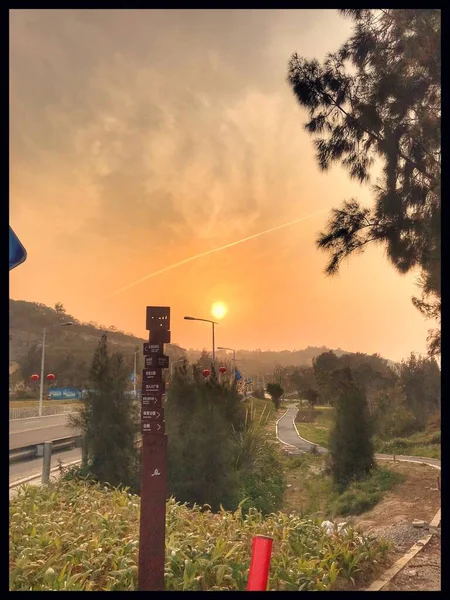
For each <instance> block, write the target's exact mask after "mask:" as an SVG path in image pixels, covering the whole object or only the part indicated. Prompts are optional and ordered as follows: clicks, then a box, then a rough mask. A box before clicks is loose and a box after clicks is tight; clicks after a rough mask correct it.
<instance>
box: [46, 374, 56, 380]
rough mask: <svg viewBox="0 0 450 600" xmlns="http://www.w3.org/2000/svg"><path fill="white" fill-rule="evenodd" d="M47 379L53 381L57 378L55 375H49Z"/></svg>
mask: <svg viewBox="0 0 450 600" xmlns="http://www.w3.org/2000/svg"><path fill="white" fill-rule="evenodd" d="M47 379H48V380H49V381H53V380H54V379H55V376H54V375H53V373H49V374H48V375H47Z"/></svg>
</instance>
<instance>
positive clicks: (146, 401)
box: [141, 393, 164, 408]
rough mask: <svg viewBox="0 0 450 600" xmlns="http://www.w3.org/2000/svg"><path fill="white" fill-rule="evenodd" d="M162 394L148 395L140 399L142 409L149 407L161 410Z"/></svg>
mask: <svg viewBox="0 0 450 600" xmlns="http://www.w3.org/2000/svg"><path fill="white" fill-rule="evenodd" d="M163 395H164V394H159V393H158V394H148V395H146V396H142V397H141V400H142V402H141V404H142V407H144V406H145V407H148V406H151V407H152V408H161V406H162V401H163Z"/></svg>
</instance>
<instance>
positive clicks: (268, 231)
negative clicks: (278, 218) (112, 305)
mask: <svg viewBox="0 0 450 600" xmlns="http://www.w3.org/2000/svg"><path fill="white" fill-rule="evenodd" d="M324 212H326V210H320V211H319V212H316V213H314V214H312V215H307V216H306V217H300V218H299V219H294V220H293V221H289V223H283V225H277V227H272V228H271V229H266V231H260V232H259V233H255V234H253V235H249V236H248V237H245V238H242V240H237V241H236V242H231V243H229V244H225V245H224V246H220V247H219V248H213V249H212V250H207V251H206V252H201V253H200V254H196V255H195V256H190V257H189V258H185V259H184V260H180V261H179V262H176V263H174V264H173V265H169V266H168V267H164V268H162V269H159V271H155V272H154V273H150V274H149V275H144V277H141V278H140V279H136V281H133V282H131V283H129V284H128V285H124V286H123V287H121V288H119V289H118V290H116V291H115V292H113V293H112V294H111V296H117V294H121V293H122V292H125V291H126V290H129V289H130V288H132V287H134V286H135V285H138V284H139V283H142V282H143V281H146V280H147V279H150V278H152V277H156V276H157V275H162V274H163V273H167V271H171V270H172V269H176V268H177V267H181V266H182V265H185V264H187V263H189V262H191V261H193V260H197V259H198V258H203V257H204V256H209V255H210V254H214V252H220V251H221V250H226V249H227V248H232V247H233V246H237V245H238V244H243V243H244V242H248V241H250V240H253V239H255V238H257V237H260V236H261V235H266V233H271V232H272V231H277V230H278V229H283V227H289V225H295V223H300V222H301V221H306V219H311V218H312V217H316V216H317V215H321V214H322V213H324ZM111 296H110V297H111Z"/></svg>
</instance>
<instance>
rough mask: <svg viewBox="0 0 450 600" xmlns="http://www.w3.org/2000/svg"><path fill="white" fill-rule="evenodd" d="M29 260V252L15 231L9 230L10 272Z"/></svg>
mask: <svg viewBox="0 0 450 600" xmlns="http://www.w3.org/2000/svg"><path fill="white" fill-rule="evenodd" d="M26 258H27V251H26V250H25V248H24V247H23V246H22V244H21V243H20V240H19V238H18V237H17V235H16V234H15V233H14V231H13V230H12V229H11V227H10V228H9V270H10V271H11V269H14V268H15V267H18V266H19V265H20V264H22V263H23V262H24V261H25V260H26Z"/></svg>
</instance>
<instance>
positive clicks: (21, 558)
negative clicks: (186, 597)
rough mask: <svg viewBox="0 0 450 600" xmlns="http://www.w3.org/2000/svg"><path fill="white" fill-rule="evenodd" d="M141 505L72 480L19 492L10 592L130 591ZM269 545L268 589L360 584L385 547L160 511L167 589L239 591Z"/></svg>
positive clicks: (259, 518)
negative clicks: (268, 541) (261, 546)
mask: <svg viewBox="0 0 450 600" xmlns="http://www.w3.org/2000/svg"><path fill="white" fill-rule="evenodd" d="M138 532H139V497H138V496H135V495H132V494H130V493H128V492H127V490H118V489H113V488H110V487H109V486H105V485H103V484H100V483H96V484H93V483H88V482H86V481H82V480H79V479H72V480H63V481H60V482H58V483H55V484H52V485H50V486H49V487H41V488H37V487H34V486H24V487H23V488H21V489H20V491H19V495H18V497H17V498H16V499H14V500H12V501H11V504H10V571H9V578H10V579H9V588H10V590H12V591H19V590H21V591H38V590H41V591H45V590H68V591H69V590H70V591H72V590H73V591H76V590H79V591H118V590H126V591H132V590H135V589H137V557H138ZM257 534H258V535H269V536H271V537H273V539H274V543H273V553H272V560H271V569H270V579H269V584H268V590H290V591H296V590H303V591H307V590H311V591H312V590H317V591H322V590H333V589H339V587H340V586H342V585H345V584H347V583H353V582H355V584H357V582H358V579H359V577H361V576H364V575H366V574H367V572H368V571H370V570H371V569H372V568H373V567H374V565H375V564H376V563H379V562H383V561H384V560H385V558H386V555H387V552H388V550H389V547H388V545H387V544H386V543H384V542H382V541H377V540H375V539H370V538H368V537H366V536H364V535H362V534H361V533H359V532H358V531H353V530H351V529H349V530H348V531H346V532H343V533H341V534H335V535H328V534H327V533H326V532H325V530H324V529H323V528H322V527H321V526H320V521H319V520H317V519H310V518H304V517H301V516H298V515H288V514H285V513H281V512H275V513H273V514H271V515H269V516H266V517H264V515H263V514H262V513H261V512H259V511H257V510H255V509H252V510H250V511H249V512H247V513H245V512H244V511H242V509H241V508H240V507H238V508H237V510H236V511H233V512H227V511H225V510H220V511H219V512H217V513H213V512H211V511H210V510H209V508H208V507H202V506H198V505H197V506H193V507H189V506H188V505H187V504H181V503H178V502H176V501H175V500H174V499H173V498H172V499H170V500H169V501H168V502H167V520H166V567H165V587H166V590H178V591H181V590H185V591H188V590H198V591H220V590H245V588H246V584H247V577H248V570H249V566H250V557H251V544H252V538H253V536H254V535H257Z"/></svg>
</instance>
